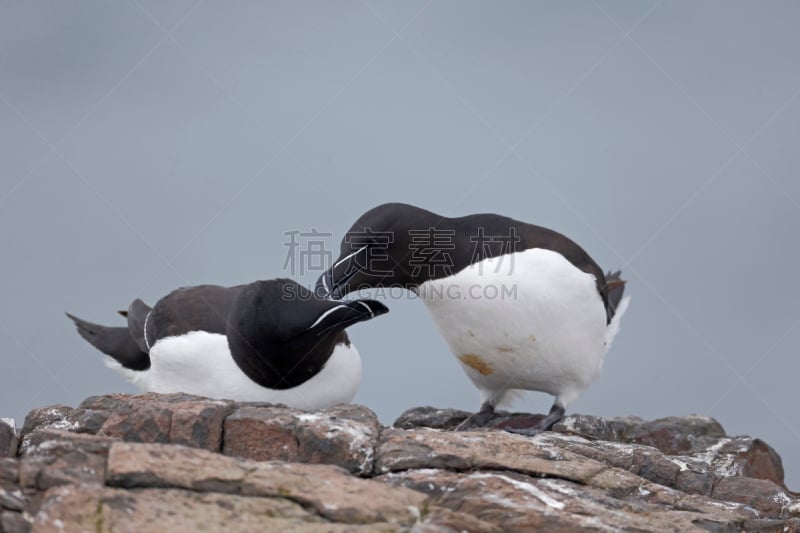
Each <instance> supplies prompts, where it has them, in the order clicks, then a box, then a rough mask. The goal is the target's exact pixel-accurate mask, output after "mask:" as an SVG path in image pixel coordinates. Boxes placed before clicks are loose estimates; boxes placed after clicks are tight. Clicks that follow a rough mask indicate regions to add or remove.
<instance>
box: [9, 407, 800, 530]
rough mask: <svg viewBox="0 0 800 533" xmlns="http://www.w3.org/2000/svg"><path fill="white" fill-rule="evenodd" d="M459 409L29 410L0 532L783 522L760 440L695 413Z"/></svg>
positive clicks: (789, 522) (772, 470) (793, 505)
mask: <svg viewBox="0 0 800 533" xmlns="http://www.w3.org/2000/svg"><path fill="white" fill-rule="evenodd" d="M466 415H467V413H463V412H459V411H453V410H446V409H434V408H419V409H415V410H411V411H409V412H407V413H405V414H404V415H403V416H402V417H401V418H400V419H399V420H398V421H397V423H396V424H395V427H392V428H386V427H382V426H381V425H380V424H379V423H378V420H377V418H376V417H375V415H374V413H372V412H371V411H370V410H369V409H366V408H364V407H360V406H355V405H341V406H335V407H333V408H331V409H328V410H325V411H320V412H317V413H305V412H302V411H297V410H293V409H289V408H286V407H283V406H274V405H265V404H234V403H232V402H227V401H216V400H208V399H205V398H197V397H191V396H186V395H155V394H146V395H138V396H129V395H109V396H101V397H93V398H89V399H87V400H86V401H84V402H83V403H82V404H81V405H80V406H78V407H77V408H70V407H66V406H54V407H47V408H42V409H37V410H34V411H32V412H31V413H30V415H29V416H28V417H27V419H26V421H25V424H24V426H23V429H22V431H21V434H20V435H17V434H16V432H15V431H13V424H12V425H11V426H12V431H11V432H10V433H8V438H7V439H6V440H5V441H4V440H2V438H3V437H2V433H0V444H2V443H3V442H7V443H8V444H6V445H5V446H6V449H5V451H6V452H8V453H9V454H10V455H11V456H12V457H8V458H4V459H0V483H2V486H0V507H2V514H1V515H0V517H1V518H2V521H1V522H0V531H2V532H5V531H15V532H17V531H28V530H31V529H32V530H33V531H84V530H89V531H112V530H114V531H136V532H141V531H177V530H185V531H191V530H200V529H206V530H221V529H223V528H225V529H228V530H230V531H273V530H274V531H415V532H434V531H435V532H447V531H464V530H467V531H529V530H531V529H535V528H543V529H545V530H547V531H576V530H609V531H611V530H614V531H617V530H633V531H740V530H744V531H776V532H777V531H781V532H790V531H800V499H798V495H796V494H794V493H792V492H790V491H789V490H788V489H787V488H786V487H785V486H784V484H783V469H782V465H781V463H780V457H779V456H778V455H777V453H775V451H774V450H772V448H770V447H769V446H768V445H767V444H766V443H764V442H763V441H760V440H758V439H752V438H749V437H730V436H727V435H725V432H724V431H723V429H722V427H721V426H720V425H719V424H718V423H717V422H716V421H714V420H713V419H710V418H706V417H698V416H692V417H672V418H667V419H661V420H656V421H643V420H640V419H637V418H618V419H602V418H597V417H589V416H580V415H575V416H569V417H567V418H565V420H564V421H562V422H561V423H560V424H558V425H557V426H556V427H555V428H554V431H550V432H545V433H543V434H540V435H537V436H535V437H523V436H519V435H515V434H512V433H508V432H505V431H502V430H501V429H490V430H481V431H468V432H454V431H449V429H451V428H453V427H455V426H456V425H457V424H458V423H459V422H460V421H461V420H463V419H464V418H465V417H466ZM533 419H535V416H534V415H528V414H506V415H503V416H501V417H499V418H498V419H497V420H496V421H495V424H496V425H497V426H498V427H499V428H502V427H505V426H513V425H521V424H524V423H530V421H531V420H533ZM6 426H9V425H8V424H6ZM431 426H433V427H431ZM1 427H2V425H0V428H1ZM442 428H446V429H442ZM18 440H19V446H17V444H16V443H17V441H18ZM2 451H3V449H0V452H2Z"/></svg>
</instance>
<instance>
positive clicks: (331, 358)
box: [67, 279, 388, 410]
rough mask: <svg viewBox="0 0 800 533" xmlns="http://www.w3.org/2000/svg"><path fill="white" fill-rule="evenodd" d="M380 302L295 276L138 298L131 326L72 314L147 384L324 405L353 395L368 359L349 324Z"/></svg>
mask: <svg viewBox="0 0 800 533" xmlns="http://www.w3.org/2000/svg"><path fill="white" fill-rule="evenodd" d="M387 311H388V309H387V308H386V306H385V305H383V304H382V303H380V302H377V301H374V300H354V301H348V302H335V301H330V300H323V299H321V298H318V297H316V296H315V295H314V293H313V292H311V291H310V290H308V289H306V288H305V287H303V286H301V285H298V284H297V283H295V282H294V281H291V280H288V279H276V280H268V281H256V282H254V283H250V284H248V285H239V286H235V287H220V286H216V285H199V286H196V287H184V288H180V289H177V290H175V291H172V292H171V293H169V294H168V295H167V296H165V297H163V298H162V299H161V300H159V301H158V302H157V303H156V305H155V307H152V308H151V307H149V306H148V305H146V304H145V303H144V302H142V301H141V300H139V299H136V300H134V301H133V303H131V305H130V306H129V307H128V310H127V311H120V314H122V315H123V316H126V317H127V320H128V325H127V327H108V326H100V325H97V324H92V323H91V322H86V321H85V320H81V319H80V318H77V317H75V316H72V315H70V314H69V313H67V316H69V318H70V319H72V321H73V322H74V323H75V325H76V326H77V328H78V333H80V335H81V336H82V337H83V338H84V339H86V340H87V341H89V342H90V343H91V344H92V345H93V346H94V347H95V348H97V349H98V350H100V351H101V352H103V353H104V354H106V355H109V356H110V358H107V364H108V366H110V367H112V368H114V369H116V370H118V371H119V372H121V373H122V374H123V375H124V376H125V377H126V378H128V379H129V380H130V381H131V382H132V383H134V384H135V385H137V386H138V387H139V388H141V389H142V390H144V391H153V392H185V393H189V394H196V395H199V396H207V397H211V398H227V399H231V400H237V401H262V402H270V403H282V404H286V405H288V406H290V407H297V408H301V409H308V410H314V409H321V408H325V407H329V406H331V405H333V404H336V403H342V402H349V401H351V400H352V399H353V396H354V395H355V393H356V389H357V388H358V385H359V383H360V381H361V359H360V357H359V355H358V351H357V350H356V348H355V346H353V345H352V344H351V343H350V340H349V338H348V336H347V333H345V331H344V329H345V328H346V327H347V326H350V325H352V324H355V323H356V322H361V321H364V320H369V319H371V318H374V317H376V316H378V315H382V314H384V313H386V312H387Z"/></svg>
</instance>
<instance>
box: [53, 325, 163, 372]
mask: <svg viewBox="0 0 800 533" xmlns="http://www.w3.org/2000/svg"><path fill="white" fill-rule="evenodd" d="M66 315H67V316H68V317H69V318H70V320H72V321H73V322H74V323H75V327H76V328H77V329H78V334H80V336H81V337H83V338H84V339H86V340H87V341H88V342H89V344H91V345H92V346H94V347H95V348H97V349H98V350H100V351H101V352H103V353H104V354H106V355H109V356H111V357H112V358H114V360H115V361H117V362H118V363H119V364H120V365H122V367H123V368H125V369H128V370H135V371H142V370H147V369H149V368H150V356H149V355H148V354H147V353H145V352H143V351H142V350H140V349H139V346H138V345H137V344H136V341H135V340H134V339H133V337H131V334H130V332H129V331H128V328H126V327H122V328H116V327H108V326H101V325H99V324H93V323H92V322H87V321H86V320H82V319H80V318H78V317H76V316H73V315H71V314H69V313H66Z"/></svg>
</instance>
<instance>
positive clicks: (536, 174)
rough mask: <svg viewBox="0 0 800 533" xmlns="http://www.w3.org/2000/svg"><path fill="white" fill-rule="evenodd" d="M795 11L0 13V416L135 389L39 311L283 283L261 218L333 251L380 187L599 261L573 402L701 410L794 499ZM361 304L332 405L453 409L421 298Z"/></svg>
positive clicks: (531, 401)
mask: <svg viewBox="0 0 800 533" xmlns="http://www.w3.org/2000/svg"><path fill="white" fill-rule="evenodd" d="M798 24H800V3H798V2H792V1H787V2H777V1H766V2H756V1H750V2H731V1H725V2H722V1H720V2H707V1H706V2H663V3H659V2H646V1H642V2H629V1H628V2H622V1H615V2H609V1H604V0H596V1H594V2H592V1H586V2H558V3H556V2H549V3H544V2H537V3H533V2H514V3H512V2H503V3H499V4H498V3H489V2H458V3H456V2H443V1H438V0H434V1H433V2H430V3H428V2H425V1H422V2H418V1H404V2H388V1H382V2H378V1H375V0H369V1H354V2H314V3H308V2H250V3H245V2H237V3H235V4H230V3H224V4H223V3H222V2H212V1H205V2H196V1H195V0H185V1H182V0H176V1H173V2H168V3H165V2H161V1H156V0H135V1H134V0H132V1H130V2H123V1H120V2H103V1H99V0H98V1H95V2H90V1H84V2H3V3H0V250H2V276H0V291H2V292H1V294H2V299H0V342H2V346H3V349H2V357H3V372H2V376H1V377H0V415H1V416H13V417H15V418H17V422H18V424H21V423H22V419H23V417H24V414H25V413H26V412H27V411H28V410H29V409H31V408H33V407H36V406H41V405H45V404H51V403H65V404H69V405H75V404H76V403H78V402H79V401H80V400H81V399H83V398H84V397H86V396H89V395H91V394H101V393H106V392H113V391H125V392H132V391H133V388H132V387H131V386H130V385H128V384H127V383H126V382H125V381H123V379H122V378H120V377H118V376H117V375H116V374H114V373H112V372H111V371H110V370H107V369H106V368H105V367H104V366H103V364H102V362H101V356H100V354H99V353H98V352H96V351H94V349H93V348H91V347H90V346H89V345H88V344H86V343H85V342H84V341H83V340H82V339H80V338H79V337H78V335H77V334H76V333H75V331H74V329H73V327H72V325H71V324H70V323H69V322H68V321H67V319H66V318H65V317H64V316H63V311H64V310H69V311H71V312H74V313H76V314H78V315H79V316H81V317H84V318H86V319H89V320H92V321H96V322H101V323H107V324H114V323H119V324H121V323H122V322H121V318H120V317H118V316H117V315H116V314H115V311H116V310H117V309H121V308H125V307H126V306H127V305H128V303H129V302H130V300H132V299H133V298H134V297H141V298H144V299H145V300H146V301H149V302H150V303H154V302H155V300H157V299H158V298H159V297H160V296H163V295H164V294H166V293H167V292H168V291H169V290H171V289H173V288H175V287H177V286H181V285H193V284H198V283H218V284H235V283H242V282H248V281H252V280H254V279H260V278H271V277H276V276H287V275H290V274H291V273H290V272H288V271H286V270H284V268H283V267H284V262H285V260H286V253H287V250H288V248H287V247H286V246H284V245H285V244H286V243H287V238H286V236H285V235H284V232H287V231H292V230H301V231H310V230H311V229H312V228H316V229H318V230H319V231H321V232H330V233H332V234H333V236H334V237H333V238H332V239H330V240H329V243H330V244H334V243H338V240H339V239H340V238H341V235H342V233H343V232H344V231H345V230H346V229H347V228H348V227H349V225H350V224H351V222H352V221H353V220H354V219H355V218H356V217H357V216H358V215H360V214H361V213H362V212H363V211H365V210H366V209H368V208H369V207H372V206H374V205H376V204H379V203H382V202H386V201H405V202H409V203H413V204H417V205H420V206H422V207H426V208H428V209H431V210H433V211H436V212H439V213H442V214H446V215H459V214H468V213H474V212H498V213H502V214H505V215H509V216H513V217H515V218H519V219H522V220H525V221H529V222H533V223H536V224H541V225H545V226H549V227H552V228H554V229H557V230H559V231H561V232H563V233H565V234H567V235H569V236H570V237H572V238H573V239H575V240H576V241H578V242H579V243H581V244H582V245H583V246H584V247H585V248H586V249H587V250H588V251H589V253H591V254H592V255H593V256H594V258H595V259H596V260H597V261H598V262H599V263H600V264H601V266H603V267H604V268H606V269H616V268H622V269H623V271H624V274H625V277H626V278H627V279H628V280H629V282H630V283H629V287H628V291H629V294H631V296H632V298H633V299H632V304H631V308H630V310H629V311H628V314H627V315H626V316H625V320H624V321H623V327H622V332H621V333H620V335H619V336H618V337H617V340H616V341H615V345H614V347H613V349H612V350H611V352H610V354H609V355H608V357H607V359H606V362H605V365H604V371H603V375H602V376H601V378H600V380H599V381H598V382H597V383H596V384H595V385H594V386H593V387H592V388H591V389H590V390H589V391H588V392H587V393H585V394H584V396H583V397H582V398H581V399H580V400H579V401H578V402H576V404H575V405H574V406H573V407H572V408H571V411H572V412H580V413H590V414H597V415H604V416H616V415H628V414H635V415H639V416H642V417H646V418H654V417H660V416H667V415H685V414H690V413H703V414H707V415H711V416H714V417H716V418H717V419H718V420H720V421H721V422H722V424H723V425H724V426H725V428H726V429H727V431H728V432H729V433H732V434H749V435H754V436H759V437H762V438H764V439H766V440H767V441H768V442H769V443H770V444H772V445H773V446H775V447H776V448H777V450H778V451H779V452H780V453H781V454H782V456H783V458H784V462H785V467H786V470H787V479H788V482H789V485H790V487H793V488H795V489H797V488H798V487H800V414H798V408H797V400H796V393H794V394H792V393H791V392H790V391H792V390H796V382H797V375H798V373H799V372H800V359H798V355H797V346H798V343H800V283H798V281H797V280H798V275H797V264H798V260H800V239H798V238H797V234H796V232H797V229H798V228H800V179H798V176H797V174H798V168H800V150H798V149H797V148H798V143H799V141H800V96H798V91H800V67H799V66H798V63H797V52H798V50H800V34H798V32H797V27H798ZM316 275H317V272H312V273H307V274H306V275H305V276H301V275H300V273H299V272H295V275H294V277H296V278H299V279H300V280H301V281H304V282H306V283H311V282H313V280H314V279H315V278H316ZM387 304H388V305H389V306H390V308H391V310H392V312H391V313H390V314H389V315H387V316H385V317H381V318H379V319H377V320H375V321H372V322H369V323H365V324H360V325H357V326H355V327H353V328H351V330H350V333H351V337H352V338H353V340H354V341H355V343H356V344H357V346H358V348H359V350H360V351H361V354H362V358H363V360H364V380H363V383H362V386H361V389H360V392H359V393H358V396H357V397H356V400H357V401H358V402H360V403H364V404H366V405H368V406H370V407H371V408H373V409H374V410H376V411H377V412H378V414H379V416H380V417H381V419H382V420H383V421H384V422H386V423H390V422H391V421H392V420H393V417H395V416H396V415H397V414H399V413H400V412H401V411H402V410H404V409H406V408H408V407H412V406H417V405H425V404H433V405H437V406H450V407H460V408H465V409H475V408H477V407H478V393H477V391H476V390H475V389H473V387H472V385H471V384H470V383H469V381H468V379H467V378H466V376H465V375H464V374H463V373H462V372H461V370H460V369H459V367H458V365H457V363H456V361H455V359H454V358H453V356H452V355H450V353H449V351H448V349H447V347H446V345H445V343H444V341H443V340H442V339H441V338H440V337H439V335H438V333H437V332H436V330H435V327H434V325H433V324H432V322H431V321H430V320H429V318H428V314H427V311H426V310H425V309H424V306H423V304H422V303H421V302H418V301H414V300H411V299H402V300H398V301H389V302H387ZM793 398H795V399H794V400H793ZM550 402H551V398H550V397H549V396H546V395H543V394H531V395H530V396H529V397H528V398H527V400H526V401H525V402H523V403H520V404H518V405H516V408H518V409H520V410H532V411H538V412H542V411H546V410H547V409H548V408H549V407H550Z"/></svg>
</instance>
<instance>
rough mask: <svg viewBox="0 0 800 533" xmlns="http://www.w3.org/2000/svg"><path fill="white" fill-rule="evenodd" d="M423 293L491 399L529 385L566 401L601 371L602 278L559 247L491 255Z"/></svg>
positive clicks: (468, 370) (462, 360) (603, 336)
mask: <svg viewBox="0 0 800 533" xmlns="http://www.w3.org/2000/svg"><path fill="white" fill-rule="evenodd" d="M418 294H419V295H420V297H421V298H422V299H423V301H424V302H425V304H426V305H427V307H428V310H429V311H430V313H431V315H432V316H433V319H434V321H435V322H436V325H437V326H438V328H439V330H440V331H441V333H442V335H443V336H444V338H445V340H446V341H447V343H448V345H449V346H450V349H451V350H452V351H453V353H454V354H455V355H456V357H457V358H458V360H459V362H460V363H461V366H462V367H463V369H464V371H465V372H466V373H467V375H468V376H469V377H470V379H471V380H472V381H473V383H475V385H476V386H477V387H478V389H480V390H481V393H482V395H483V400H484V401H486V400H488V401H490V402H491V403H493V404H495V403H499V402H501V401H502V399H503V395H504V394H505V393H506V392H507V391H508V390H510V389H524V390H534V391H543V392H547V393H550V394H552V395H554V396H556V397H557V398H558V399H559V400H561V402H562V403H563V404H564V406H565V407H566V405H567V404H568V403H570V402H571V401H573V400H574V399H575V398H577V397H578V395H579V394H580V393H581V392H582V391H583V390H584V389H586V387H588V386H589V384H590V383H591V382H592V381H593V379H594V378H595V376H596V375H597V374H598V372H599V371H600V367H601V364H602V360H603V356H604V353H605V343H606V312H605V307H604V306H603V301H602V298H601V297H600V295H599V293H598V292H597V288H596V284H595V278H594V276H592V275H590V274H587V273H585V272H583V271H581V270H579V269H577V268H576V267H575V266H573V265H572V264H571V263H570V262H569V261H567V260H566V259H565V258H564V257H563V256H562V255H560V254H558V253H555V252H552V251H550V250H544V249H538V248H536V249H530V250H525V251H523V252H518V253H515V254H513V256H501V257H495V258H489V259H485V260H483V261H481V262H480V263H476V264H473V265H470V266H469V267H467V268H465V269H463V270H461V271H460V272H457V273H456V274H454V275H452V276H450V277H447V278H443V279H439V280H432V281H428V282H426V283H424V284H422V285H421V286H420V287H419V290H418Z"/></svg>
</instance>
